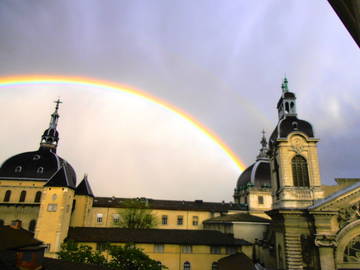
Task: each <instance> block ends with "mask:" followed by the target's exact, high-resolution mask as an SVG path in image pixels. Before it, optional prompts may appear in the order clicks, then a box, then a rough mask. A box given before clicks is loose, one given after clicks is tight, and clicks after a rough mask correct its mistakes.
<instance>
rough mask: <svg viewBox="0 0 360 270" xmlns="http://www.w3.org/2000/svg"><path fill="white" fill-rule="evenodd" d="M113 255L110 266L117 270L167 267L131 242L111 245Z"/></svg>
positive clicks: (153, 269) (154, 269) (159, 269)
mask: <svg viewBox="0 0 360 270" xmlns="http://www.w3.org/2000/svg"><path fill="white" fill-rule="evenodd" d="M109 251H110V255H111V257H112V259H111V261H110V262H109V265H108V267H110V268H111V269H116V270H161V269H167V267H165V266H164V265H162V264H161V262H159V261H155V260H153V259H151V258H150V257H149V256H148V255H146V254H145V253H144V252H142V250H141V249H138V248H136V247H133V246H132V245H130V244H126V245H125V246H111V247H110V248H109Z"/></svg>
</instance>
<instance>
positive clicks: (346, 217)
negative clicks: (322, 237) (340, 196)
mask: <svg viewBox="0 0 360 270" xmlns="http://www.w3.org/2000/svg"><path fill="white" fill-rule="evenodd" d="M359 218H360V202H358V203H356V204H354V205H352V206H350V207H347V208H342V209H341V210H340V211H339V216H338V222H339V226H340V229H342V228H344V227H345V226H346V225H347V224H349V223H351V222H353V221H355V220H357V219H359Z"/></svg>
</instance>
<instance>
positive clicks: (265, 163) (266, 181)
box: [236, 159, 271, 190]
mask: <svg viewBox="0 0 360 270" xmlns="http://www.w3.org/2000/svg"><path fill="white" fill-rule="evenodd" d="M248 184H249V185H252V186H255V187H259V188H260V187H269V186H271V176H270V161H269V160H265V159H260V160H257V161H256V162H255V163H254V164H252V165H251V166H250V167H248V168H247V169H246V170H245V171H244V172H243V173H242V174H241V175H240V177H239V179H238V181H237V184H236V188H237V189H238V190H239V189H241V187H243V186H246V185H248Z"/></svg>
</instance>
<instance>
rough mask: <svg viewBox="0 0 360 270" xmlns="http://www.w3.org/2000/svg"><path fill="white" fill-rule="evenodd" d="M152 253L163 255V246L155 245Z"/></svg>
mask: <svg viewBox="0 0 360 270" xmlns="http://www.w3.org/2000/svg"><path fill="white" fill-rule="evenodd" d="M154 252H155V253H164V244H155V245H154Z"/></svg>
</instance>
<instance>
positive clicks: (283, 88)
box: [281, 76, 289, 92]
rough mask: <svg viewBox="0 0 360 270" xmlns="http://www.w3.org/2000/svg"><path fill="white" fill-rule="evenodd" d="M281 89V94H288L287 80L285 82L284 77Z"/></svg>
mask: <svg viewBox="0 0 360 270" xmlns="http://www.w3.org/2000/svg"><path fill="white" fill-rule="evenodd" d="M281 89H282V91H283V92H289V88H288V80H287V78H286V76H285V77H284V80H283V83H282V84H281Z"/></svg>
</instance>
